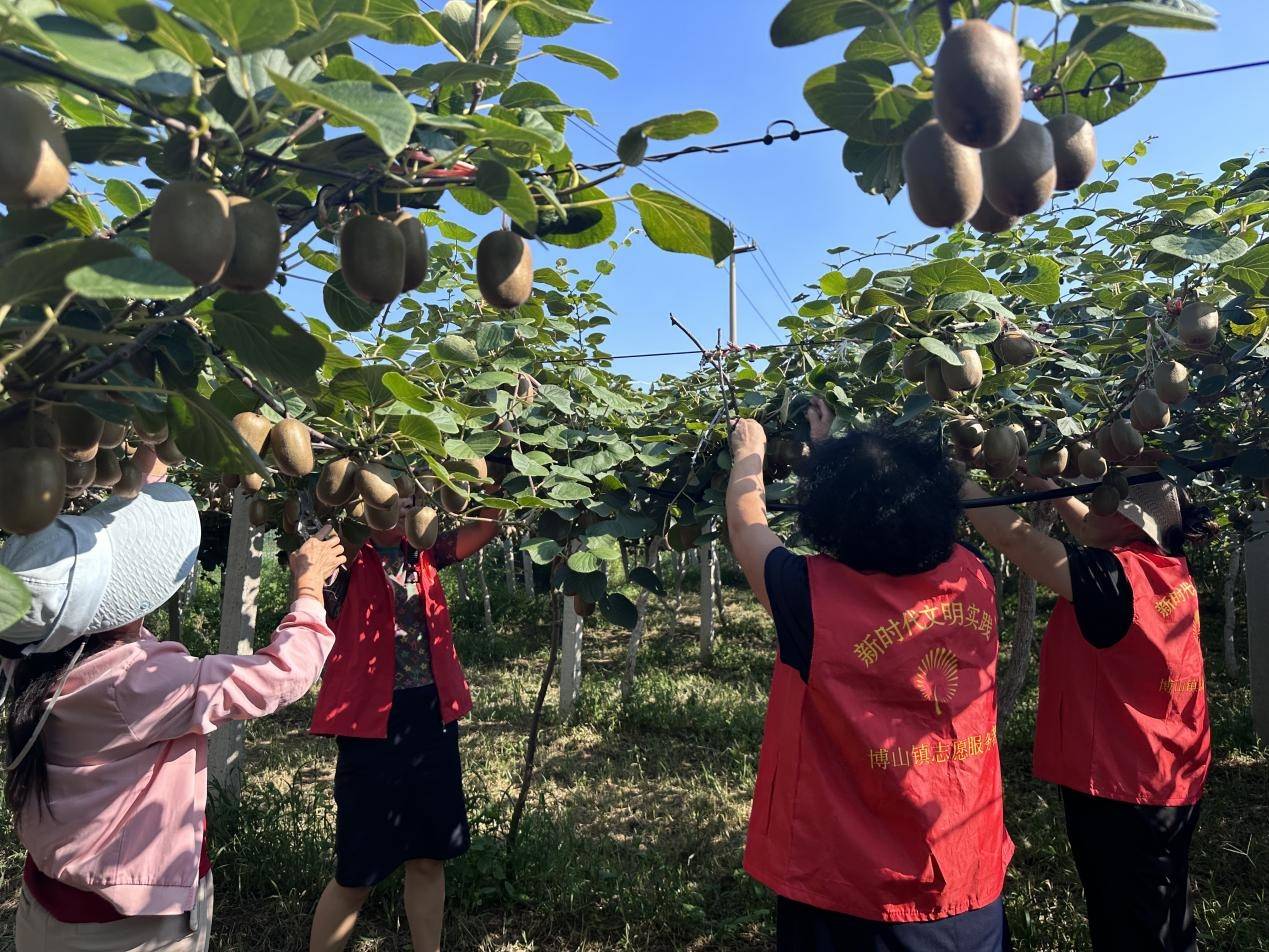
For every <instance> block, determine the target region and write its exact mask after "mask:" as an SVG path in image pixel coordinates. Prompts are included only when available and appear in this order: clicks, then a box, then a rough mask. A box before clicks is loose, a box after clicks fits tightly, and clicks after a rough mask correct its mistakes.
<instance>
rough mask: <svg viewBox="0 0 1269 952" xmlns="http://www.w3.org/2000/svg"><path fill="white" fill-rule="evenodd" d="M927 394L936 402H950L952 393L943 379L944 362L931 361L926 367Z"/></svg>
mask: <svg viewBox="0 0 1269 952" xmlns="http://www.w3.org/2000/svg"><path fill="white" fill-rule="evenodd" d="M925 392H926V393H928V394H929V395H930V396H931V397H933V398H934V399H935V400H950V399H951V398H952V391H951V390H950V389H948V386H947V381H946V379H944V377H943V361H941V360H931V361H930V362H929V363H928V364H926V365H925Z"/></svg>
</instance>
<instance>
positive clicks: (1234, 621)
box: [1223, 536, 1243, 676]
mask: <svg viewBox="0 0 1269 952" xmlns="http://www.w3.org/2000/svg"><path fill="white" fill-rule="evenodd" d="M1242 563H1243V540H1242V538H1241V537H1240V536H1234V540H1233V542H1232V543H1231V544H1230V547H1229V568H1228V570H1226V572H1225V634H1224V638H1223V643H1224V647H1225V671H1226V673H1227V674H1229V675H1231V676H1233V675H1236V674H1238V654H1237V652H1236V651H1235V650H1234V633H1235V632H1236V631H1237V630H1238V600H1237V598H1236V597H1235V596H1236V595H1237V594H1238V572H1239V570H1240V569H1241V568H1242Z"/></svg>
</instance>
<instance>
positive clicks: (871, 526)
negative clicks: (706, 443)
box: [727, 400, 1013, 952]
mask: <svg viewBox="0 0 1269 952" xmlns="http://www.w3.org/2000/svg"><path fill="white" fill-rule="evenodd" d="M808 416H809V417H810V420H811V429H812V439H813V441H815V443H816V445H815V446H814V448H813V451H812V454H811V457H810V459H809V460H808V461H807V463H806V464H805V466H804V468H803V471H802V473H801V479H800V482H799V485H800V493H801V499H800V501H801V504H802V514H801V522H800V528H801V534H802V535H803V536H804V537H805V539H806V540H807V542H808V543H809V545H810V546H811V547H812V548H813V549H814V550H816V554H814V555H810V556H799V555H795V554H793V553H792V552H790V551H789V550H788V549H787V548H785V546H784V543H783V542H782V541H781V540H780V538H779V537H778V536H777V535H776V534H775V533H774V532H772V531H771V529H770V528H769V527H768V525H767V514H766V506H765V503H764V487H763V475H762V464H763V456H764V455H765V452H766V436H765V434H764V433H763V430H762V427H761V426H760V425H759V424H758V423H756V422H755V421H753V420H738V421H736V426H735V429H734V431H733V434H732V441H731V449H732V470H731V480H730V484H729V486H728V489H727V522H728V531H729V534H730V538H731V544H732V550H733V551H734V552H735V555H736V558H737V559H738V561H739V562H740V565H741V567H742V568H743V569H744V571H745V575H746V577H747V578H748V580H749V584H750V586H751V587H752V588H753V591H754V594H755V595H756V596H757V598H758V601H760V602H761V603H762V605H763V606H764V607H765V608H767V609H768V611H770V612H771V615H772V617H773V618H774V620H775V627H776V640H777V662H776V665H775V670H774V673H773V676H772V681H771V695H770V699H769V701H768V706H767V718H766V725H765V729H764V735H763V742H762V753H761V756H760V758H759V763H758V780H757V787H756V790H755V794H754V802H753V808H752V812H751V815H750V820H749V836H748V842H747V844H746V848H745V869H746V870H747V871H748V872H749V874H750V875H752V876H753V877H754V878H755V879H757V880H759V881H760V882H763V883H765V884H766V885H768V886H770V887H771V888H772V889H773V890H774V891H775V892H776V894H777V897H778V900H777V906H776V909H777V912H776V943H777V948H779V949H782V950H799V952H801V950H814V952H819V950H825V952H828V950H852V952H853V950H870V949H876V950H887V952H923V950H931V952H932V950H936V949H938V950H968V952H996V950H1000V949H1005V948H1008V946H1009V939H1008V928H1007V925H1006V922H1005V917H1004V907H1003V904H1002V902H1001V898H1000V897H1001V891H1002V889H1003V886H1004V878H1005V869H1006V867H1007V866H1008V864H1009V860H1010V857H1011V856H1012V855H1013V844H1012V843H1011V842H1010V840H1009V836H1008V834H1007V833H1006V832H1005V825H1004V810H1003V800H1002V795H1001V780H1000V758H999V752H998V749H997V744H996V655H997V647H998V646H997V629H996V589H995V583H994V582H993V580H992V577H991V574H990V573H989V572H988V570H987V567H986V565H985V564H984V563H983V561H982V559H981V558H979V556H978V555H976V554H975V553H974V552H972V551H970V550H969V549H967V548H966V547H964V546H963V545H958V544H957V541H956V531H957V524H958V522H959V520H960V516H961V503H960V485H961V479H960V477H959V476H958V475H957V473H956V472H955V471H954V470H953V469H952V468H951V465H950V463H949V462H948V461H947V460H946V459H945V458H944V456H943V453H942V450H941V447H940V446H939V443H938V440H937V438H936V437H935V436H934V435H932V434H925V435H923V434H919V433H915V432H908V431H905V430H902V429H896V428H886V429H871V430H860V431H855V432H852V433H848V434H847V435H845V436H843V437H841V438H839V439H834V440H827V439H825V437H827V434H828V425H829V421H830V419H831V411H830V410H829V409H828V407H827V406H826V405H825V404H824V403H823V401H820V400H815V401H813V402H812V405H811V408H810V410H809V411H808Z"/></svg>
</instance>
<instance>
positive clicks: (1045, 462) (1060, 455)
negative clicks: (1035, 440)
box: [1038, 446, 1070, 479]
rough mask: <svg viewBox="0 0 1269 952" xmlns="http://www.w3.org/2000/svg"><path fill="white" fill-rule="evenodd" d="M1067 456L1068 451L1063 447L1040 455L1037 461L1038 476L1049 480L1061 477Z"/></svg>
mask: <svg viewBox="0 0 1269 952" xmlns="http://www.w3.org/2000/svg"><path fill="white" fill-rule="evenodd" d="M1069 455H1070V451H1069V450H1067V448H1066V447H1065V446H1059V447H1058V448H1057V449H1052V450H1046V451H1045V452H1043V453H1041V454H1040V456H1039V459H1038V468H1039V471H1040V472H1039V475H1041V476H1045V477H1048V478H1049V479H1052V478H1053V477H1054V476H1061V475H1062V472H1063V470H1065V469H1066V460H1067V457H1068V456H1069Z"/></svg>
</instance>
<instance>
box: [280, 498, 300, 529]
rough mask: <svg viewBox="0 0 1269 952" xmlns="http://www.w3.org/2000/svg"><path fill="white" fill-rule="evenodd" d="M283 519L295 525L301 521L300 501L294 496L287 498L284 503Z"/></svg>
mask: <svg viewBox="0 0 1269 952" xmlns="http://www.w3.org/2000/svg"><path fill="white" fill-rule="evenodd" d="M282 518H283V519H286V520H288V521H290V522H293V523H295V522H299V521H300V501H299V500H298V499H296V498H295V497H294V496H287V497H286V499H285V500H284V501H283V503H282Z"/></svg>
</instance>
